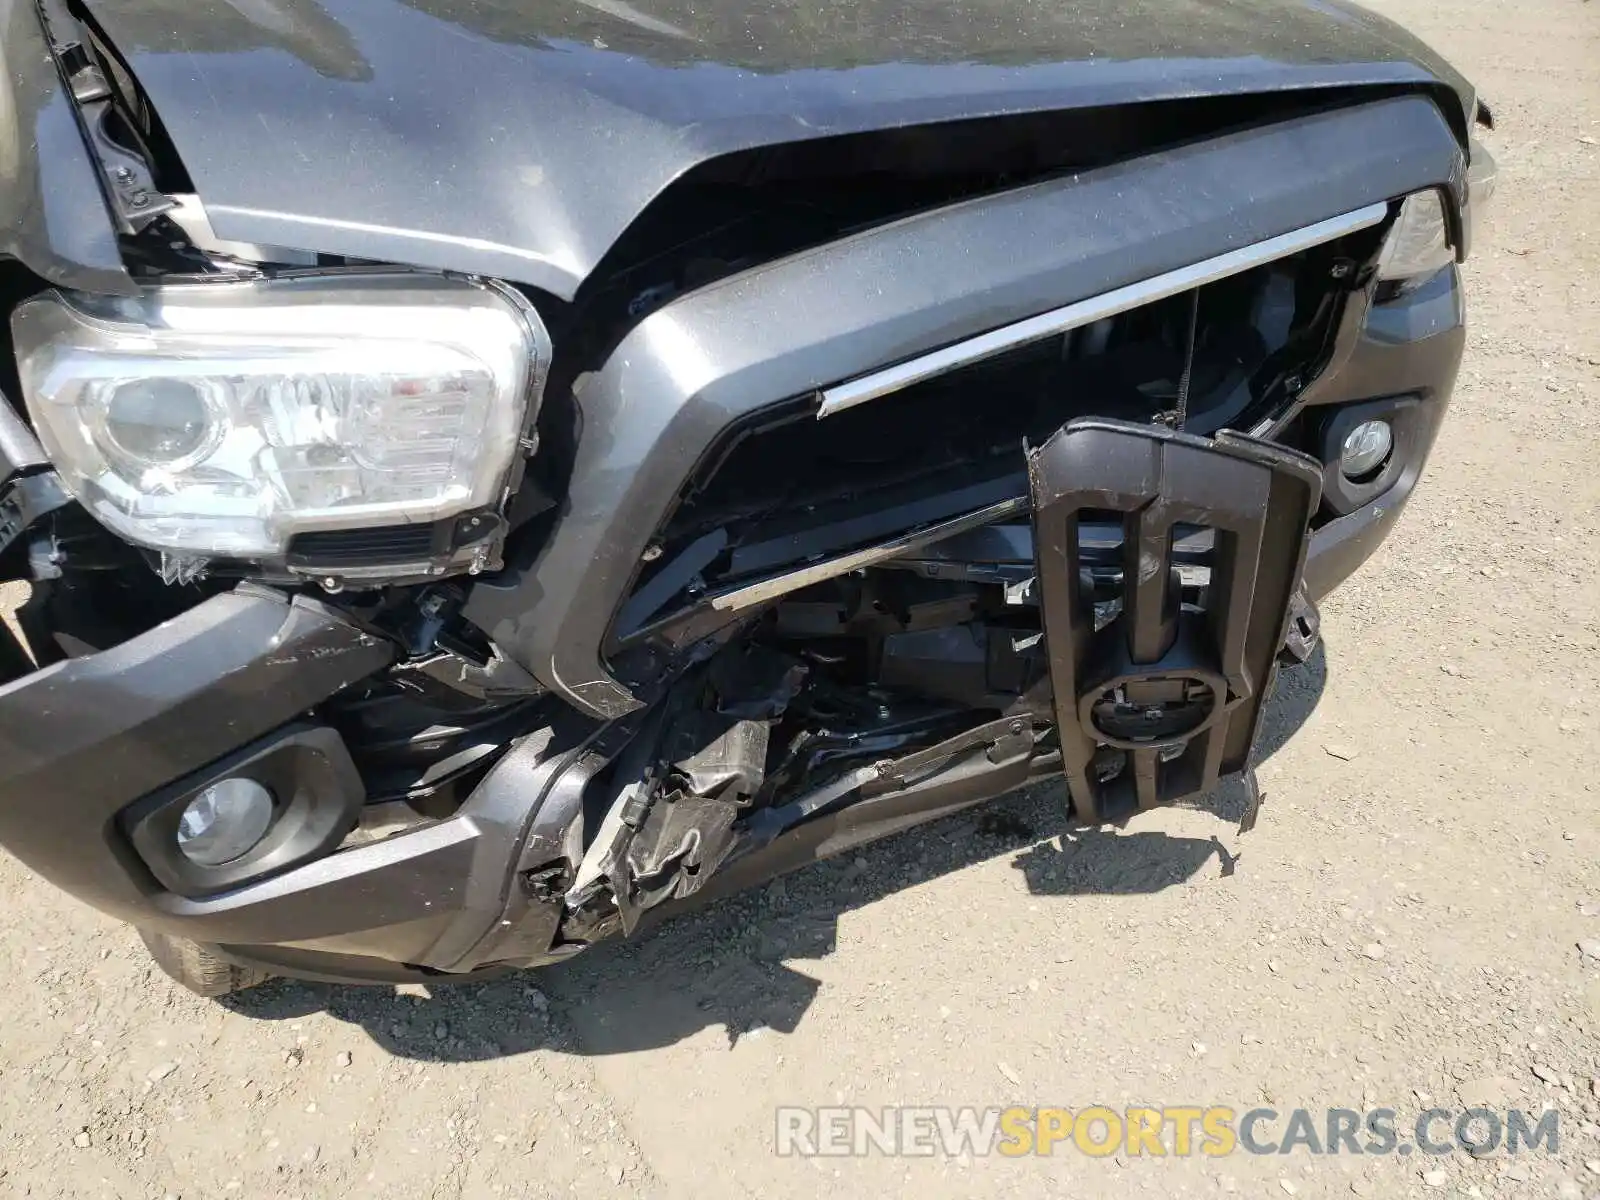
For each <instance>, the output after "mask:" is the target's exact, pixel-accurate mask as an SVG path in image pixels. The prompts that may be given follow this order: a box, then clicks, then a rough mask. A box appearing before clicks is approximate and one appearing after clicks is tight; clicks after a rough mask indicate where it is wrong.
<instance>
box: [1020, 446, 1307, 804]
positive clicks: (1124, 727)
mask: <svg viewBox="0 0 1600 1200" xmlns="http://www.w3.org/2000/svg"><path fill="white" fill-rule="evenodd" d="M1028 472H1029V480H1030V486H1031V488H1032V492H1033V501H1034V518H1033V520H1034V539H1035V553H1036V560H1037V569H1038V578H1039V587H1040V594H1041V601H1042V607H1043V615H1044V624H1045V632H1046V635H1047V642H1048V646H1049V656H1050V673H1051V680H1052V686H1053V689H1054V695H1055V707H1056V717H1057V721H1058V724H1059V726H1060V734H1061V752H1062V762H1063V766H1064V768H1065V770H1066V774H1067V779H1068V783H1069V786H1070V787H1071V790H1072V797H1073V802H1074V804H1075V806H1076V808H1077V811H1078V814H1079V816H1080V817H1081V818H1082V819H1084V820H1086V821H1091V822H1092V821H1100V820H1108V819H1110V820H1114V819H1120V818H1121V817H1124V816H1126V815H1128V814H1129V813H1130V812H1132V811H1134V810H1135V809H1145V808H1151V807H1154V806H1156V805H1159V804H1171V803H1173V802H1175V801H1177V800H1181V799H1184V798H1185V797H1188V796H1193V795H1197V794H1200V793H1203V792H1206V791H1209V790H1210V789H1211V788H1212V787H1214V786H1215V785H1216V783H1217V781H1218V780H1219V779H1220V778H1221V777H1222V776H1223V775H1231V774H1235V773H1238V772H1241V771H1244V770H1245V769H1246V768H1247V767H1248V766H1249V758H1250V750H1251V746H1252V744H1253V743H1254V741H1255V736H1256V730H1257V728H1258V726H1259V724H1260V720H1261V714H1262V709H1263V706H1264V704H1265V701H1266V698H1267V694H1268V692H1269V691H1270V688H1271V683H1272V675H1273V670H1274V668H1275V664H1276V661H1277V655H1278V651H1279V648H1280V647H1282V646H1283V644H1284V639H1285V637H1286V635H1287V634H1288V632H1289V621H1290V611H1291V600H1292V598H1293V597H1294V594H1295V591H1296V588H1297V587H1298V585H1299V583H1300V577H1301V572H1302V570H1303V569H1304V565H1305V555H1306V543H1307V536H1308V531H1309V528H1310V521H1311V517H1312V515H1313V514H1314V513H1315V512H1316V509H1317V502H1318V498H1319V496H1320V489H1321V468H1320V465H1319V464H1318V463H1317V462H1316V461H1315V460H1314V459H1310V458H1307V457H1305V456H1303V455H1300V454H1296V453H1294V452H1292V451H1289V450H1285V449H1284V448H1283V447H1281V446H1276V445H1273V444H1271V443H1267V442H1261V441H1257V440H1255V439H1252V438H1247V437H1243V436H1240V435H1237V434H1232V433H1223V434H1220V435H1218V436H1217V437H1216V438H1215V439H1210V440H1208V439H1205V438H1199V437H1194V436H1191V435H1187V434H1182V433H1177V432H1173V431H1171V430H1168V429H1165V428H1163V427H1160V426H1150V425H1132V424H1127V423H1124V422H1119V421H1104V420H1096V419H1085V420H1078V421H1073V422H1071V423H1069V424H1068V425H1066V426H1065V427H1064V428H1062V429H1061V430H1060V432H1058V433H1057V434H1055V436H1053V437H1052V438H1051V439H1050V440H1049V441H1048V442H1046V443H1045V444H1044V445H1043V446H1041V447H1039V448H1038V449H1036V450H1033V451H1031V452H1030V453H1029V456H1028ZM1106 513H1110V514H1113V515H1116V516H1120V519H1121V520H1122V522H1123V529H1124V535H1123V554H1124V565H1123V577H1124V579H1125V580H1127V583H1126V585H1125V587H1124V593H1123V600H1122V610H1121V612H1120V613H1119V614H1118V615H1117V616H1116V617H1114V618H1113V619H1112V620H1111V621H1110V622H1109V623H1104V624H1102V623H1101V622H1100V621H1099V620H1098V619H1097V616H1096V613H1095V608H1094V606H1093V604H1092V603H1091V602H1090V599H1089V597H1088V596H1087V595H1086V594H1085V593H1084V591H1083V588H1082V584H1081V582H1080V576H1079V572H1078V562H1079V544H1078V543H1079V523H1080V520H1083V519H1085V518H1088V519H1096V518H1102V517H1103V515H1104V514H1106ZM1179 524H1185V525H1193V526H1202V527H1206V528H1209V529H1212V530H1213V531H1214V534H1215V537H1214V542H1213V550H1212V552H1211V563H1210V566H1211V581H1210V584H1209V586H1208V588H1207V591H1206V601H1205V604H1204V606H1203V608H1198V609H1197V608H1196V607H1194V606H1184V605H1182V604H1181V602H1180V598H1181V585H1180V583H1179V580H1178V572H1177V567H1176V562H1175V560H1174V554H1173V541H1174V538H1173V530H1174V527H1175V526H1176V525H1179ZM1105 747H1109V748H1110V749H1111V751H1112V752H1113V753H1112V754H1111V755H1109V756H1108V754H1107V752H1106V751H1105V750H1104V749H1103V748H1105ZM1116 751H1121V752H1123V755H1122V756H1121V757H1120V758H1119V757H1118V756H1117V755H1116V754H1115V753H1114V752H1116Z"/></svg>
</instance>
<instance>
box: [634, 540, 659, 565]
mask: <svg viewBox="0 0 1600 1200" xmlns="http://www.w3.org/2000/svg"><path fill="white" fill-rule="evenodd" d="M639 557H640V558H642V559H644V561H645V562H655V560H656V559H658V558H660V557H661V547H660V546H657V545H654V544H651V545H649V546H646V547H645V548H644V553H643V554H641V555H640V556H639Z"/></svg>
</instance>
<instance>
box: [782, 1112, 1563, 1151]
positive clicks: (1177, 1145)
mask: <svg viewBox="0 0 1600 1200" xmlns="http://www.w3.org/2000/svg"><path fill="white" fill-rule="evenodd" d="M774 1138H775V1141H774V1149H775V1150H776V1151H777V1153H778V1154H779V1155H783V1156H800V1157H822V1158H834V1157H837V1158H848V1157H857V1156H865V1155H873V1154H876V1155H885V1156H891V1157H894V1156H906V1157H934V1156H940V1155H942V1156H945V1157H949V1158H956V1157H959V1156H961V1155H972V1156H982V1155H990V1154H998V1155H1001V1156H1003V1157H1012V1158H1015V1157H1022V1156H1024V1155H1049V1154H1067V1153H1070V1154H1084V1155H1087V1156H1089V1157H1091V1158H1102V1157H1107V1156H1110V1155H1113V1154H1123V1155H1129V1156H1139V1155H1144V1156H1149V1157H1166V1156H1168V1155H1173V1156H1178V1157H1187V1156H1189V1155H1197V1154H1198V1155H1205V1156H1208V1157H1221V1156H1224V1155H1229V1154H1237V1153H1241V1152H1243V1153H1245V1154H1314V1155H1325V1154H1357V1155H1367V1154H1373V1155H1387V1154H1398V1155H1409V1154H1449V1153H1451V1152H1453V1151H1454V1150H1456V1149H1457V1148H1458V1147H1460V1148H1464V1149H1469V1150H1472V1151H1474V1152H1476V1153H1479V1154H1483V1153H1487V1152H1489V1151H1491V1150H1495V1149H1498V1148H1499V1147H1501V1146H1504V1147H1505V1149H1506V1151H1507V1152H1508V1153H1510V1154H1517V1153H1520V1152H1522V1151H1528V1150H1537V1151H1543V1152H1546V1153H1554V1152H1555V1151H1556V1150H1558V1149H1559V1148H1560V1145H1561V1132H1560V1126H1559V1114H1558V1113H1557V1112H1556V1111H1555V1110H1553V1109H1552V1110H1548V1111H1545V1112H1540V1113H1537V1114H1530V1113H1526V1112H1523V1111H1521V1110H1520V1109H1510V1110H1507V1111H1505V1112H1497V1111H1495V1110H1493V1109H1487V1108H1468V1109H1447V1108H1429V1109H1425V1110H1423V1111H1422V1112H1420V1113H1417V1114H1416V1116H1415V1117H1409V1118H1405V1117H1402V1116H1401V1115H1400V1113H1399V1112H1398V1111H1397V1110H1395V1109H1392V1108H1374V1109H1367V1110H1359V1109H1354V1108H1327V1109H1307V1108H1295V1109H1288V1110H1285V1111H1282V1112H1280V1111H1279V1110H1277V1109H1272V1108H1250V1109H1244V1110H1242V1111H1241V1110H1239V1109H1236V1108H1232V1107H1229V1106H1226V1105H1164V1106H1161V1107H1153V1106H1148V1107H1147V1106H1132V1107H1126V1108H1120V1109H1114V1108H1110V1107H1108V1106H1106V1105H1092V1106H1090V1107H1088V1108H1079V1109H1072V1108H1058V1107H1043V1108H1024V1107H1020V1106H1012V1107H1009V1108H966V1107H964V1108H954V1107H939V1106H934V1105H928V1106H897V1107H886V1108H867V1107H851V1106H836V1107H824V1108H790V1107H785V1108H779V1109H778V1110H777V1112H776V1123H775V1126H774Z"/></svg>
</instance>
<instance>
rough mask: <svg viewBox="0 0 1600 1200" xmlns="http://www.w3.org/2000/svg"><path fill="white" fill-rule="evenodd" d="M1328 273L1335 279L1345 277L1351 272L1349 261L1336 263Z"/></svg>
mask: <svg viewBox="0 0 1600 1200" xmlns="http://www.w3.org/2000/svg"><path fill="white" fill-rule="evenodd" d="M1328 274H1330V275H1332V276H1333V277H1334V278H1335V279H1343V278H1344V277H1345V276H1347V275H1349V274H1350V264H1349V263H1347V262H1337V263H1334V264H1333V267H1332V269H1330V270H1329V272H1328Z"/></svg>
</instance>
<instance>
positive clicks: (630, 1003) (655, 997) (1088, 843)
mask: <svg viewBox="0 0 1600 1200" xmlns="http://www.w3.org/2000/svg"><path fill="white" fill-rule="evenodd" d="M1326 680H1327V661H1326V658H1325V657H1324V655H1323V652H1322V649H1321V647H1320V646H1319V647H1318V649H1317V652H1316V654H1315V655H1314V656H1313V658H1312V659H1311V661H1310V662H1308V663H1307V664H1306V665H1305V666H1304V667H1302V668H1300V669H1298V670H1294V671H1288V672H1284V673H1283V674H1282V676H1281V677H1280V679H1279V682H1278V687H1277V690H1276V692H1275V693H1274V696H1273V699H1272V701H1271V703H1270V704H1269V706H1268V709H1267V714H1266V717H1265V722H1264V725H1263V728H1262V732H1261V737H1260V739H1259V743H1258V752H1257V761H1261V760H1264V759H1266V758H1268V757H1270V756H1271V755H1272V754H1273V753H1275V752H1276V751H1277V750H1278V749H1279V747H1281V746H1282V745H1283V744H1284V743H1285V742H1286V741H1287V740H1288V739H1289V738H1290V737H1291V736H1292V735H1293V734H1294V732H1295V731H1296V730H1298V729H1299V728H1300V726H1301V725H1303V724H1304V723H1305V721H1306V720H1307V718H1308V717H1309V716H1310V715H1311V713H1312V711H1313V709H1315V707H1316V704H1317V701H1318V700H1319V698H1320V697H1321V695H1322V692H1323V689H1324V686H1325V684H1326ZM1271 804H1272V800H1271V797H1270V796H1269V797H1267V800H1266V811H1267V813H1268V814H1269V818H1268V819H1270V812H1271ZM1244 805H1245V792H1244V787H1243V785H1242V784H1241V783H1240V782H1239V781H1237V780H1230V781H1228V782H1227V783H1225V784H1223V786H1221V787H1219V788H1217V789H1216V790H1215V791H1214V792H1212V793H1210V794H1209V795H1207V796H1205V797H1204V798H1203V799H1202V800H1201V801H1200V802H1199V804H1198V805H1197V807H1199V808H1201V809H1203V810H1204V811H1207V812H1210V813H1212V814H1214V815H1215V816H1216V817H1217V818H1218V820H1219V822H1226V823H1228V824H1230V825H1231V824H1236V823H1237V822H1238V820H1239V818H1240V816H1241V815H1242V814H1243V812H1244ZM1219 832H1220V831H1219ZM1006 854H1010V855H1012V856H1013V858H1012V863H1013V865H1014V866H1015V867H1016V868H1017V869H1018V870H1019V871H1020V872H1021V874H1022V877H1023V879H1024V880H1025V882H1026V885H1027V888H1028V891H1029V892H1030V893H1031V894H1033V895H1036V896H1080V895H1107V894H1119V895H1136V894H1144V893H1153V892H1158V891H1161V890H1162V889H1164V888H1168V887H1172V886H1175V885H1177V884H1180V883H1182V882H1184V881H1185V880H1187V879H1190V878H1192V877H1194V876H1195V875H1196V874H1198V873H1199V872H1200V871H1202V870H1203V869H1205V868H1206V867H1207V864H1209V863H1210V862H1211V860H1212V859H1215V860H1216V863H1217V866H1216V869H1217V871H1218V873H1219V874H1220V875H1223V876H1230V875H1233V874H1234V873H1235V872H1236V871H1237V870H1238V869H1239V864H1240V861H1241V859H1242V857H1243V856H1242V855H1236V854H1235V853H1233V852H1230V851H1229V850H1228V849H1227V848H1226V847H1225V846H1224V844H1223V842H1222V841H1221V839H1220V838H1219V837H1218V836H1216V835H1213V836H1210V837H1205V838H1200V837H1177V836H1173V835H1170V834H1167V833H1164V832H1161V831H1153V830H1139V829H1137V828H1135V829H1131V830H1130V829H1111V828H1106V827H1096V826H1085V825H1079V824H1077V823H1075V822H1073V821H1072V819H1071V818H1070V816H1069V815H1068V814H1067V809H1066V796H1065V793H1064V787H1063V785H1062V784H1060V783H1046V784H1039V785H1036V786H1034V787H1031V788H1028V789H1026V790H1024V791H1021V792H1017V793H1014V794H1012V795H1010V796H1006V797H1004V798H1002V799H1000V800H997V801H995V802H994V803H992V804H989V805H985V806H983V807H981V808H978V809H974V810H970V811H969V812H967V813H964V814H960V815H957V816H954V817H949V818H946V819H944V820H941V821H937V822H934V823H932V824H930V825H926V826H922V827H921V828H919V829H915V830H912V831H909V832H907V833H905V834H903V835H901V836H899V837H893V838H889V839H887V840H885V841H883V842H880V843H877V844H875V845H872V846H867V847H864V848H862V849H860V850H859V851H857V852H856V853H855V854H853V855H847V856H845V857H844V858H841V859H835V860H832V861H829V862H822V863H817V864H814V865H813V866H810V867H807V868H805V869H804V870H802V871H799V872H796V873H795V874H794V875H791V876H789V877H787V878H785V879H782V880H779V881H777V882H775V883H772V884H769V885H768V886H766V887H765V888H762V889H759V890H757V891H755V892H748V893H745V894H743V895H740V896H735V897H731V898H729V899H727V900H723V901H719V902H717V903H714V904H711V905H709V906H708V907H706V908H705V909H703V910H701V911H698V912H694V913H690V914H687V915H685V916H681V917H678V918H675V919H673V920H671V921H669V922H666V923H664V924H663V925H661V926H660V927H659V928H657V929H655V930H653V931H651V932H649V933H647V934H645V935H643V936H641V937H640V938H639V939H638V940H636V941H631V942H621V943H617V944H614V945H602V946H598V947H596V948H594V949H593V950H590V951H588V952H587V953H585V954H583V955H580V956H579V957H578V958H575V959H573V960H572V961H570V962H567V963H563V964H560V965H558V966H554V967H548V968H545V969H544V970H542V971H538V972H521V973H516V974H511V975H508V976H506V977H504V978H499V979H493V980H489V981H487V982H483V983H476V984H466V985H450V984H444V985H441V986H439V987H437V988H423V989H416V988H408V989H406V990H407V992H409V993H411V994H397V993H395V992H393V991H391V990H390V989H388V988H379V987H373V988H359V987H357V988H352V987H335V986H330V985H321V984H302V983H291V982H275V983H271V984H267V985H265V986H264V987H261V988H256V989H254V990H252V991H247V992H242V993H240V994H238V995H237V996H233V997H229V998H228V999H227V1000H225V1001H224V1003H225V1004H226V1005H227V1007H229V1008H230V1009H232V1010H233V1011H235V1012H238V1013H240V1014H241V1015H246V1016H250V1017H253V1018H256V1019H262V1020H281V1019H288V1018H297V1017H302V1016H305V1015H306V1014H308V1013H311V1012H316V1011H326V1012H328V1013H329V1014H330V1015H331V1016H334V1017H336V1018H338V1019H340V1020H343V1021H348V1022H350V1023H352V1024H355V1025H359V1026H361V1027H362V1028H363V1029H364V1030H365V1031H366V1033H367V1034H368V1035H369V1036H370V1037H371V1038H372V1039H373V1041H375V1042H377V1043H378V1044H379V1045H380V1046H382V1047H383V1048H384V1049H385V1050H387V1051H388V1052H389V1053H391V1054H393V1055H396V1056H398V1057H401V1058H407V1059H414V1060H419V1061H434V1062H465V1061H481V1060H485V1059H492V1058H500V1057H505V1056H508V1055H516V1054H522V1053H526V1052H528V1051H532V1050H539V1049H545V1050H556V1051H559V1052H563V1053H570V1054H580V1055H607V1054H621V1053H627V1052H630V1051H639V1050H649V1049H654V1048H658V1047H662V1046H668V1045H672V1044H674V1043H677V1042H680V1041H683V1040H684V1039H686V1038H689V1037H693V1036H695V1035H697V1034H700V1033H702V1032H703V1031H704V1030H706V1029H708V1028H714V1027H717V1026H721V1027H723V1028H724V1029H725V1030H726V1036H727V1038H728V1039H729V1041H730V1042H734V1041H737V1040H738V1039H739V1038H740V1037H742V1036H744V1035H746V1034H748V1033H750V1032H751V1031H753V1030H758V1029H771V1030H775V1031H778V1032H780V1033H788V1032H791V1031H793V1030H794V1029H795V1028H796V1027H797V1026H798V1025H799V1023H800V1020H801V1019H802V1017H804V1015H805V1013H806V1011H807V1010H808V1009H809V1008H810V1007H811V1004H812V1002H813V1000H814V999H815V997H816V993H817V990H818V988H819V987H820V986H821V985H820V984H819V983H818V981H817V980H815V979H813V978H811V977H810V976H809V975H807V974H805V973H804V972H803V971H801V970H797V969H795V968H792V967H790V966H788V965H786V960H796V959H802V960H803V959H810V958H821V957H825V956H826V955H828V954H831V953H832V952H833V950H834V948H835V945H836V937H837V931H838V923H839V919H840V917H841V916H843V915H844V914H845V913H848V912H851V911H853V910H855V909H858V908H861V907H864V906H866V905H870V904H873V903H875V902H876V901H879V900H882V899H883V898H884V897H886V896H889V895H892V894H894V893H895V892H898V891H900V890H902V889H904V888H908V887H914V886H916V885H917V884H920V883H925V882H928V881H929V880H932V879H937V878H939V877H940V876H943V875H946V874H949V873H950V872H953V871H958V870H961V869H962V868H965V867H968V866H972V865H973V864H975V863H979V862H984V861H987V860H989V859H993V858H996V857H999V856H1002V855H1006ZM1006 902H1007V900H1006V898H1005V897H1003V896H998V897H997V898H996V903H1006ZM973 919H974V920H977V919H981V917H980V916H979V915H977V914H974V915H973Z"/></svg>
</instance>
